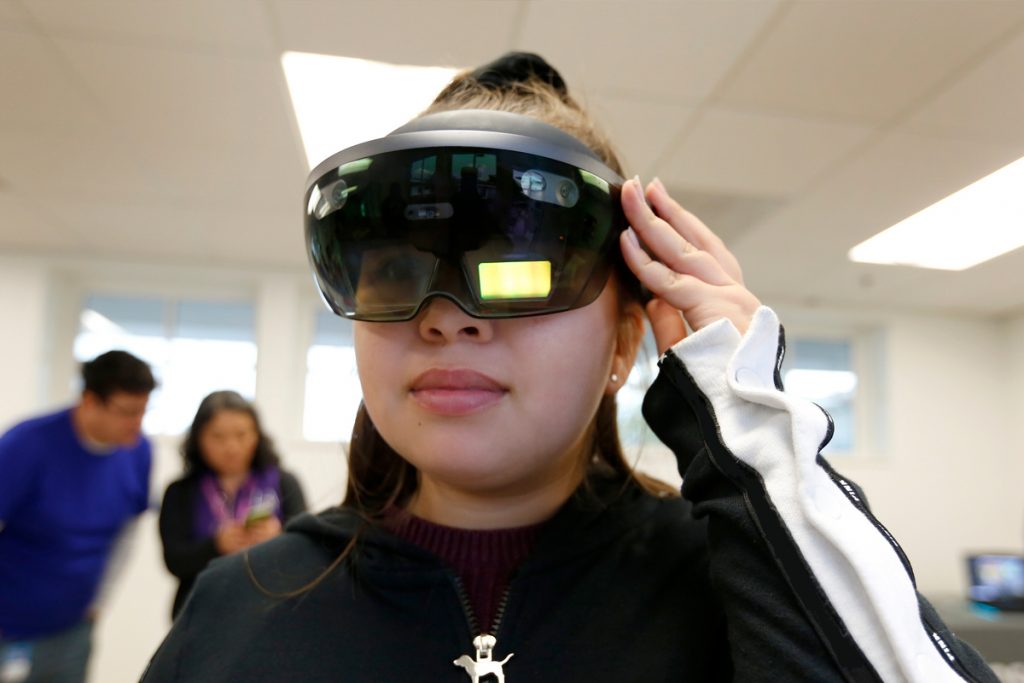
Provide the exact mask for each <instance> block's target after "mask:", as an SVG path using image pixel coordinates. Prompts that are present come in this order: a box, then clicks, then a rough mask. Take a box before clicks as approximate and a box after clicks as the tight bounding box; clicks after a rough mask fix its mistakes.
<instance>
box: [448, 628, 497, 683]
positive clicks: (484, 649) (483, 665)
mask: <svg viewBox="0 0 1024 683" xmlns="http://www.w3.org/2000/svg"><path fill="white" fill-rule="evenodd" d="M497 644H498V641H497V639H496V638H495V637H494V636H491V635H487V634H486V633H485V634H481V635H479V636H477V637H476V638H474V639H473V647H475V648H476V659H475V660H474V659H473V658H471V657H470V656H469V655H462V656H461V657H459V658H458V659H456V660H455V661H454V662H452V664H454V665H455V666H461V667H462V668H463V669H465V670H466V673H467V674H469V677H470V678H471V679H473V683H480V679H481V678H483V677H484V676H486V675H488V674H494V676H495V677H497V679H498V683H505V672H504V671H502V666H504V664H505V662H507V661H508V660H510V659H512V653H510V654H509V656H508V657H505V659H502V660H501V661H495V660H494V659H493V658H492V657H491V651H492V650H493V649H494V646H495V645H497Z"/></svg>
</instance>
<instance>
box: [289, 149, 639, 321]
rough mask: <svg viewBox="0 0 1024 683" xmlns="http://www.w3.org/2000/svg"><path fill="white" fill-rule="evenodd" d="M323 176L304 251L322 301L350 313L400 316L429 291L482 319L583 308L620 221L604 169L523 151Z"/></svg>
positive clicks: (440, 156)
mask: <svg viewBox="0 0 1024 683" xmlns="http://www.w3.org/2000/svg"><path fill="white" fill-rule="evenodd" d="M335 162H336V163H335ZM591 168H594V170H598V169H597V168H595V167H594V166H593V165H592V164H591ZM318 170H319V169H318ZM325 171H326V172H322V173H321V174H320V175H319V177H318V179H317V180H315V181H314V182H313V183H312V184H311V186H310V188H309V190H308V191H307V193H306V218H305V221H306V241H307V247H308V250H309V254H310V259H311V261H312V265H313V269H314V272H315V274H316V279H317V284H318V285H319V287H320V290H321V292H322V293H323V295H324V299H325V300H326V301H327V303H328V305H329V306H330V307H331V308H332V309H333V310H334V311H335V312H336V313H338V314H339V315H343V316H345V317H348V318H352V319H355V320H367V321H382V322H383V321H398V320H409V319H411V318H413V317H414V316H415V315H416V313H417V311H418V310H419V309H420V307H421V306H422V305H423V303H424V302H425V301H426V300H427V299H429V298H430V297H433V296H444V297H447V298H449V299H451V300H452V301H454V302H456V303H457V304H458V305H459V306H461V307H462V308H463V309H464V310H465V311H466V312H467V313H468V314H470V315H472V316H476V317H485V318H504V317H515V316H527V315H538V314H542V313H554V312H558V311H565V310H568V309H571V308H579V307H581V306H585V305H587V304H588V303H590V302H592V301H593V300H594V299H595V298H596V297H597V296H598V294H600V292H601V290H602V288H603V287H604V285H605V283H606V281H607V279H608V274H609V272H610V270H611V263H612V260H613V259H612V253H613V250H614V249H615V248H617V237H618V234H619V232H621V231H622V230H623V229H624V227H625V218H624V216H623V214H622V209H621V208H620V205H619V192H620V189H621V184H620V183H621V179H619V178H618V176H616V175H615V174H614V173H611V172H608V173H600V174H598V173H595V172H592V171H588V170H584V169H583V168H579V167H577V166H575V165H573V164H570V163H565V162H562V161H556V160H553V159H550V158H547V157H544V156H538V155H536V154H530V153H526V152H522V151H514V150H508V149H499V148H490V147H469V146H467V147H458V146H444V147H420V148H415V149H400V150H396V151H386V152H383V153H379V154H373V155H369V156H364V157H362V158H355V159H352V160H349V161H344V160H336V159H332V163H331V164H330V165H329V166H328V167H327V168H326V169H325ZM602 176H604V177H602Z"/></svg>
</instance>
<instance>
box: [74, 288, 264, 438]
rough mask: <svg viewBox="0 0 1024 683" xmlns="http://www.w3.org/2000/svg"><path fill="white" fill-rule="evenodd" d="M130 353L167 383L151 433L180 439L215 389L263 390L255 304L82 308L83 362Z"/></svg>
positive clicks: (103, 298)
mask: <svg viewBox="0 0 1024 683" xmlns="http://www.w3.org/2000/svg"><path fill="white" fill-rule="evenodd" d="M111 349H123V350H125V351H128V352H130V353H133V354H135V355H136V356H138V357H139V358H142V359H143V360H145V361H146V362H148V363H149V364H150V366H151V367H152V368H153V374H154V375H155V376H156V378H157V381H158V382H159V383H160V385H159V386H158V387H157V390H156V391H154V392H153V395H152V397H151V398H150V402H149V410H148V411H147V412H146V417H145V419H144V420H143V429H144V430H145V431H146V432H147V433H149V434H180V433H182V432H184V431H185V430H186V429H188V427H189V425H190V424H191V423H192V418H193V416H194V415H195V411H196V408H197V407H198V406H199V402H200V401H201V400H202V399H203V397H204V396H206V395H207V394H208V393H210V392H211V391H216V390H220V389H234V390H235V391H237V392H239V393H240V394H242V395H243V396H245V397H247V398H250V399H251V398H253V397H254V394H255V390H256V341H255V325H254V314H253V306H252V304H250V303H248V302H237V301H210V300H176V299H164V298H156V297H153V298H147V297H134V296H107V295H94V296H89V297H87V299H86V301H85V304H84V306H83V307H82V313H81V321H80V327H79V332H78V336H77V337H76V338H75V346H74V355H75V359H76V360H78V361H79V362H81V361H85V360H89V359H91V358H94V357H96V356H98V355H99V354H101V353H103V352H105V351H109V350H111Z"/></svg>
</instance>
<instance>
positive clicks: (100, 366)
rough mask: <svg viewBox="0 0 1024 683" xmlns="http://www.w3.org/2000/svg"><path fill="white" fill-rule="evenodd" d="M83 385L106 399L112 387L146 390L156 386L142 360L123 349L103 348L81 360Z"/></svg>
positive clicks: (130, 392)
mask: <svg viewBox="0 0 1024 683" xmlns="http://www.w3.org/2000/svg"><path fill="white" fill-rule="evenodd" d="M82 381H83V382H84V385H85V386H84V387H83V389H84V390H85V391H91V392H92V393H94V394H96V395H97V396H98V397H99V398H100V400H101V401H106V400H107V399H108V398H110V395H111V394H113V393H114V392H116V391H123V392H125V393H128V394H148V393H149V392H151V391H153V389H155V388H156V380H155V379H153V372H152V370H150V369H149V365H147V364H146V362H145V361H144V360H141V359H139V358H136V357H135V356H133V355H132V354H130V353H128V352H127V351H107V352H106V353H104V354H102V355H99V356H96V357H95V358H93V359H92V360H91V361H88V362H85V363H82Z"/></svg>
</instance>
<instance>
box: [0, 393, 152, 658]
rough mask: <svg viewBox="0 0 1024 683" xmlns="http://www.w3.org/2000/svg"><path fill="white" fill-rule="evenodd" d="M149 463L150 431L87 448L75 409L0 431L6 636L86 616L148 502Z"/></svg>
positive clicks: (0, 567)
mask: <svg viewBox="0 0 1024 683" xmlns="http://www.w3.org/2000/svg"><path fill="white" fill-rule="evenodd" d="M151 463H152V452H151V449H150V444H149V442H148V441H147V440H146V439H145V438H140V439H139V441H138V442H137V443H136V444H135V445H133V446H130V447H119V448H117V449H116V450H114V451H113V452H111V453H107V454H100V455H98V454H95V453H92V452H90V451H88V450H87V449H86V448H85V447H83V446H82V444H81V442H80V441H79V439H78V437H77V435H76V433H75V430H74V427H73V425H72V420H71V410H70V409H66V410H62V411H60V412H58V413H54V414H50V415H44V416H42V417H37V418H33V419H30V420H27V421H25V422H22V423H20V424H18V425H16V426H15V427H13V428H12V429H11V430H10V431H8V432H7V433H6V434H4V435H3V436H2V437H0V639H3V640H19V639H31V638H37V637H44V636H47V635H50V634H53V633H56V632H58V631H61V630H63V629H66V628H69V627H71V626H73V625H75V624H76V623H78V622H79V621H81V619H82V618H83V617H84V615H85V612H86V611H87V610H88V608H89V605H90V604H91V602H92V600H93V599H94V597H95V595H96V591H97V588H98V586H99V584H100V580H101V579H102V577H103V571H104V568H105V566H106V562H107V558H108V556H109V555H110V551H111V549H112V548H113V544H114V541H115V539H116V538H117V535H118V533H119V532H120V531H121V529H122V528H123V527H124V525H125V523H126V522H128V521H130V520H131V519H132V518H133V517H135V516H136V515H138V514H139V513H141V512H143V511H144V510H145V509H146V508H147V506H148V503H149V472H150V466H151Z"/></svg>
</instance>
